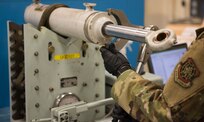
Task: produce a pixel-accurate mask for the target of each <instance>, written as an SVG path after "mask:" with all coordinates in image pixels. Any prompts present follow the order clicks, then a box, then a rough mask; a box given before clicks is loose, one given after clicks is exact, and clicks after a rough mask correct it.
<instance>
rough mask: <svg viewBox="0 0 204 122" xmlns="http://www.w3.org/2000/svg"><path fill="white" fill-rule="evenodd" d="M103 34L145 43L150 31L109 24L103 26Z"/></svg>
mask: <svg viewBox="0 0 204 122" xmlns="http://www.w3.org/2000/svg"><path fill="white" fill-rule="evenodd" d="M103 32H104V34H105V35H109V36H114V37H118V38H124V39H129V40H133V41H139V42H142V43H145V37H146V36H147V35H148V33H149V32H150V30H146V29H141V28H134V27H128V26H121V25H113V24H109V25H105V26H104V28H103Z"/></svg>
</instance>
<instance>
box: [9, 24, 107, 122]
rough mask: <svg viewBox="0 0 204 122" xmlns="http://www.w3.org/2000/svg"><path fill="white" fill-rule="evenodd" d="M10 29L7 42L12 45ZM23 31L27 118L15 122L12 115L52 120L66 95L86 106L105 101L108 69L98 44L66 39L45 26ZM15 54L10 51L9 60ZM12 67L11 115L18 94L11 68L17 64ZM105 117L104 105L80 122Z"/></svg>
mask: <svg viewBox="0 0 204 122" xmlns="http://www.w3.org/2000/svg"><path fill="white" fill-rule="evenodd" d="M8 27H10V26H9V23H8ZM10 30H12V29H9V30H8V31H9V33H10V35H9V38H8V40H9V42H8V43H9V45H10V46H12V45H14V43H13V42H12V41H10V37H11V36H12V34H13V33H11V32H10ZM23 30H24V31H23V35H24V38H23V40H24V41H23V42H24V51H23V52H24V63H23V64H24V66H23V67H24V69H25V73H24V83H25V93H24V94H22V96H23V95H24V97H25V106H24V107H25V111H24V112H25V117H24V118H22V119H17V120H16V119H15V120H14V119H13V118H12V116H11V121H21V122H24V121H26V122H30V121H33V120H36V119H41V118H49V117H50V116H51V115H50V113H51V109H52V108H53V107H56V101H58V102H59V100H58V99H57V98H59V96H60V95H61V94H63V93H68V94H73V95H74V96H77V98H79V99H80V101H85V102H87V103H89V102H93V101H97V100H101V99H105V69H104V65H103V60H102V57H101V54H100V51H99V45H96V44H92V43H87V42H84V41H83V40H77V39H75V38H69V37H66V38H65V37H62V36H60V35H58V34H56V33H55V32H53V31H51V30H49V29H47V28H45V27H41V29H40V30H38V29H36V28H35V27H33V26H32V25H30V24H25V25H24V29H23ZM14 53H15V52H14ZM12 55H13V52H12V51H11V50H9V57H11V56H12ZM9 64H10V68H9V71H10V96H11V97H10V101H11V103H10V104H11V108H10V109H11V115H12V114H14V113H15V109H13V105H14V104H15V102H16V101H15V100H14V99H13V98H12V97H13V95H14V94H15V92H16V91H15V90H12V87H13V81H14V80H15V78H11V77H12V75H13V74H14V73H15V72H14V71H13V70H11V67H12V65H13V64H15V61H12V60H11V59H9ZM18 74H20V73H18ZM17 78H18V76H17V77H16V79H17ZM22 104H23V103H22ZM104 114H105V107H104V106H103V107H98V108H94V109H92V110H89V111H87V112H85V113H83V114H81V115H80V116H79V117H78V121H81V122H91V121H94V120H96V119H99V118H101V117H103V116H104Z"/></svg>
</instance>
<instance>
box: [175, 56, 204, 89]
mask: <svg viewBox="0 0 204 122" xmlns="http://www.w3.org/2000/svg"><path fill="white" fill-rule="evenodd" d="M199 75H200V71H199V69H198V68H197V66H196V64H195V63H194V61H193V59H192V58H188V59H187V60H186V61H185V62H184V63H182V62H181V63H180V64H178V65H177V67H176V69H175V82H176V83H178V84H179V85H181V86H182V87H184V88H189V87H191V86H192V81H193V80H194V79H195V78H196V77H199Z"/></svg>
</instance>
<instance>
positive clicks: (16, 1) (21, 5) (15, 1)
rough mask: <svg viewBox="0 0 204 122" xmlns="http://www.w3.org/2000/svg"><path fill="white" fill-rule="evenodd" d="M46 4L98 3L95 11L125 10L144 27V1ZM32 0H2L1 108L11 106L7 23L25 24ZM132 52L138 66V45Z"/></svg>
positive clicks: (78, 3) (79, 1) (76, 3)
mask: <svg viewBox="0 0 204 122" xmlns="http://www.w3.org/2000/svg"><path fill="white" fill-rule="evenodd" d="M41 1H42V3H45V4H54V3H63V4H67V5H69V6H70V7H73V8H84V7H83V2H94V3H97V6H96V7H95V10H103V11H104V10H106V9H108V8H115V9H120V10H123V11H124V12H125V13H126V15H127V16H128V18H129V20H130V21H131V22H132V23H133V24H137V25H143V22H144V0H117V1H116V0H41ZM31 2H32V0H0V15H1V16H0V108H3V107H7V106H9V76H8V48H7V30H6V29H7V28H6V21H7V20H11V21H14V22H16V23H18V24H23V23H24V17H23V14H24V9H25V7H26V6H28V5H29V4H30V3H31ZM131 46H132V49H133V50H132V51H129V50H127V54H128V55H127V57H128V59H129V60H130V62H131V64H132V66H135V65H136V62H135V61H136V55H137V50H138V44H136V43H134V44H133V45H131Z"/></svg>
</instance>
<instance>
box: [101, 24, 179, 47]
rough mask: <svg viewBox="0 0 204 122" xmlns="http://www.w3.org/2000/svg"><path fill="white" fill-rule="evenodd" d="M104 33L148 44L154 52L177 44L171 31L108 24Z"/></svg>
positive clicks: (104, 28) (103, 29)
mask: <svg viewBox="0 0 204 122" xmlns="http://www.w3.org/2000/svg"><path fill="white" fill-rule="evenodd" d="M102 31H103V34H104V35H107V36H112V37H118V38H123V39H128V40H132V41H137V42H140V43H147V44H148V45H149V46H150V48H151V49H152V50H154V51H159V50H165V49H168V48H169V47H171V46H172V45H173V44H175V43H176V36H175V34H174V32H172V30H169V29H161V30H157V31H152V30H151V29H142V28H136V27H128V26H121V25H115V24H106V25H104V27H103V28H102Z"/></svg>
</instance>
